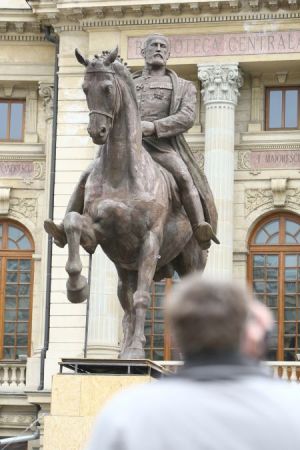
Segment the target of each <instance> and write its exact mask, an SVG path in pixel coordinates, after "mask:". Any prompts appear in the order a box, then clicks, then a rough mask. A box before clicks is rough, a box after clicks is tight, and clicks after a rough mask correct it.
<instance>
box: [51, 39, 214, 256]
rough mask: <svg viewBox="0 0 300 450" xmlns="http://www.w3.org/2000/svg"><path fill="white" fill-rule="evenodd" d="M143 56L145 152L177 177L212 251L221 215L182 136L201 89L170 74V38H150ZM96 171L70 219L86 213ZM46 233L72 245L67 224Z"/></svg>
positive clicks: (78, 194)
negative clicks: (198, 91) (66, 229)
mask: <svg viewBox="0 0 300 450" xmlns="http://www.w3.org/2000/svg"><path fill="white" fill-rule="evenodd" d="M142 55H143V56H144V58H145V67H144V70H143V71H142V72H139V73H136V74H134V75H133V78H134V82H135V86H136V93H137V101H138V105H139V111H140V116H141V120H142V131H143V146H144V147H145V149H146V150H147V151H148V152H149V153H150V155H151V156H152V158H153V159H154V160H155V161H156V162H157V163H158V164H160V165H161V166H162V167H164V168H165V169H167V170H168V171H169V172H170V173H171V174H172V175H173V176H174V178H175V180H176V183H177V185H178V189H179V193H180V199H181V202H182V204H183V207H184V209H185V211H186V214H187V216H188V218H189V220H190V223H191V226H192V229H193V232H194V236H195V238H196V240H197V242H198V244H199V246H200V247H201V248H202V249H207V248H209V246H210V241H211V240H213V241H214V242H215V243H217V244H218V243H219V241H218V239H217V237H216V235H215V232H216V226H217V212H216V208H215V205H214V201H213V196H212V193H211V191H210V188H209V185H208V182H207V179H206V177H205V175H204V173H203V172H202V171H201V170H200V169H199V167H198V166H197V164H196V162H195V160H194V157H193V155H192V152H191V150H190V148H189V147H188V144H187V142H186V141H185V139H184V137H183V134H182V133H184V132H186V131H187V130H188V129H189V128H191V127H192V126H193V123H194V120H195V108H196V89H195V87H194V85H193V83H192V82H190V81H186V80H184V79H182V78H179V77H178V76H177V75H176V74H175V72H173V71H171V70H168V69H167V68H166V63H167V60H168V58H169V55H170V45H169V41H168V39H167V38H166V37H165V36H162V35H157V34H154V35H151V36H149V37H148V38H147V39H146V41H145V43H144V47H143V49H142ZM100 151H101V148H100ZM92 167H93V164H92V165H91V166H90V167H89V168H88V169H87V170H86V171H85V172H84V173H83V174H82V175H81V177H80V180H79V182H78V184H77V186H76V188H75V191H74V192H73V195H72V197H71V199H70V201H69V204H68V207H67V211H66V213H68V212H70V211H77V212H79V213H82V209H83V204H84V188H85V183H86V180H87V177H88V175H89V174H90V172H91V168H92ZM45 229H46V231H47V232H48V233H49V234H50V235H52V236H53V237H54V241H55V243H56V244H57V245H58V246H60V247H64V245H65V244H66V242H67V240H66V235H65V231H64V226H63V223H61V224H59V225H56V224H54V222H53V221H52V220H50V219H48V220H46V221H45Z"/></svg>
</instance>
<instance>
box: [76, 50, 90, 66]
mask: <svg viewBox="0 0 300 450" xmlns="http://www.w3.org/2000/svg"><path fill="white" fill-rule="evenodd" d="M75 56H76V59H77V61H78V62H79V64H82V65H83V66H87V65H88V64H89V60H88V59H86V58H85V57H84V56H83V55H82V54H81V53H80V51H79V50H78V48H75Z"/></svg>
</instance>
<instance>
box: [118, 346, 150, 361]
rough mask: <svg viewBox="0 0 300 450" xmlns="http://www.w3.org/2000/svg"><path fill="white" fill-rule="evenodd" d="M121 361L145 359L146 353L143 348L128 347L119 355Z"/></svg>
mask: <svg viewBox="0 0 300 450" xmlns="http://www.w3.org/2000/svg"><path fill="white" fill-rule="evenodd" d="M119 358H120V359H145V351H144V350H143V349H141V348H132V347H128V348H127V349H126V350H124V352H122V353H121V354H120V355H119Z"/></svg>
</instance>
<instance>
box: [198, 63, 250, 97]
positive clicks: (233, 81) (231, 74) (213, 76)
mask: <svg viewBox="0 0 300 450" xmlns="http://www.w3.org/2000/svg"><path fill="white" fill-rule="evenodd" d="M198 78H199V80H200V81H201V82H202V87H203V89H202V90H201V94H202V95H203V99H204V103H205V104H208V103H212V102H226V103H227V102H230V103H233V104H234V105H236V104H237V99H238V96H239V88H240V87H241V86H242V85H243V76H242V72H241V71H240V69H239V67H238V64H198Z"/></svg>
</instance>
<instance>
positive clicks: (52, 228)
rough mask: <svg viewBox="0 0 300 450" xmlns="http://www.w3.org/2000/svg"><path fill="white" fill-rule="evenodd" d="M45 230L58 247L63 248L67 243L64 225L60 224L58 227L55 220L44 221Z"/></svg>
mask: <svg viewBox="0 0 300 450" xmlns="http://www.w3.org/2000/svg"><path fill="white" fill-rule="evenodd" d="M44 229H45V231H46V232H47V233H48V234H50V236H52V237H53V239H54V243H55V244H56V245H57V246H58V247H61V248H63V247H64V246H65V245H66V243H67V236H66V233H65V229H64V225H63V223H62V222H61V223H59V224H58V225H56V224H55V223H54V222H53V220H51V219H46V220H45V221H44Z"/></svg>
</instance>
